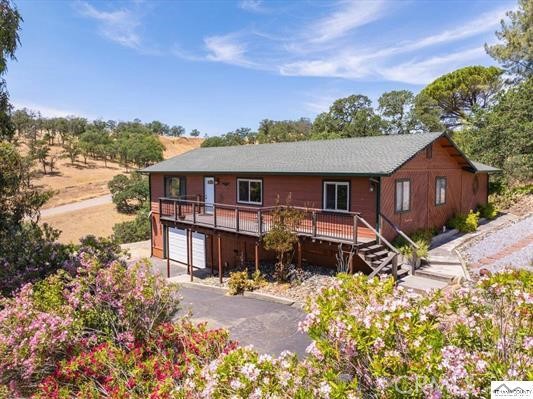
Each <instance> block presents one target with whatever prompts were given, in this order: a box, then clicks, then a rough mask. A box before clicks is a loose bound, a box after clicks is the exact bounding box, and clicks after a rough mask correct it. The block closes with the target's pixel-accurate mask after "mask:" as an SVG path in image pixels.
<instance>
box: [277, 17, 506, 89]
mask: <svg viewBox="0 0 533 399" xmlns="http://www.w3.org/2000/svg"><path fill="white" fill-rule="evenodd" d="M504 16H505V10H503V9H496V10H493V11H489V12H487V13H484V14H482V15H480V16H479V17H477V18H475V19H473V20H471V21H469V22H467V23H464V24H462V25H460V26H457V27H454V28H451V29H447V30H444V31H442V32H440V33H435V34H432V35H428V36H426V37H422V38H420V39H418V40H410V41H404V42H403V43H400V44H398V45H393V46H389V47H381V48H373V49H372V50H369V49H354V48H352V47H351V45H350V44H348V45H346V44H342V45H340V46H339V47H338V48H332V49H329V50H327V51H320V50H318V51H316V52H314V53H313V54H314V56H312V57H307V58H301V59H296V60H291V61H290V62H285V63H281V65H280V66H279V68H278V71H279V73H280V74H282V75H287V76H315V77H336V78H344V79H354V80H355V79H362V78H385V79H388V80H396V81H401V82H405V83H415V84H422V83H427V82H428V81H431V80H432V79H434V78H435V77H436V76H438V75H439V74H440V73H439V72H438V71H442V73H445V72H448V71H451V70H453V68H454V65H459V64H460V65H464V62H458V61H459V60H464V61H465V62H466V60H471V61H473V60H480V59H481V58H482V56H483V54H484V52H483V50H482V47H481V45H480V47H479V48H476V49H470V50H465V51H460V52H457V53H451V54H447V55H445V56H433V57H431V56H428V58H426V59H422V60H417V61H414V60H411V61H408V62H402V63H400V64H399V65H395V66H392V67H389V66H388V65H390V64H391V63H393V62H395V61H396V59H397V57H395V56H398V55H401V54H408V53H413V52H416V51H417V50H421V49H424V48H429V47H432V46H436V45H439V44H444V43H450V42H454V41H460V40H464V39H466V38H469V37H473V36H476V35H479V34H482V33H486V32H490V31H492V30H494V28H495V27H496V26H497V25H498V24H499V21H500V19H501V18H503V17H504ZM396 62H397V61H396ZM446 62H449V64H448V65H446ZM409 68H411V69H410V70H409Z"/></svg>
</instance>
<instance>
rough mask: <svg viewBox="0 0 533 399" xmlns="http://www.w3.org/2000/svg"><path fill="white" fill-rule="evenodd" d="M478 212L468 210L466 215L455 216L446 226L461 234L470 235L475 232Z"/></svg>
mask: <svg viewBox="0 0 533 399" xmlns="http://www.w3.org/2000/svg"><path fill="white" fill-rule="evenodd" d="M478 222H479V212H474V211H473V210H470V211H469V212H468V213H467V214H466V215H455V216H454V217H452V218H451V219H450V220H449V221H448V226H449V227H451V228H453V229H457V230H459V231H460V232H461V233H472V232H474V231H476V230H477V227H478Z"/></svg>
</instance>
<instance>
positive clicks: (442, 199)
mask: <svg viewBox="0 0 533 399" xmlns="http://www.w3.org/2000/svg"><path fill="white" fill-rule="evenodd" d="M439 182H444V185H442V186H441V185H439ZM440 188H442V189H443V190H442V191H441V190H439V189H440ZM447 191H448V179H447V178H446V176H437V177H436V178H435V205H444V204H446V195H447ZM441 194H442V195H441Z"/></svg>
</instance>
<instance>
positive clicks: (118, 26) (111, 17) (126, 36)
mask: <svg viewBox="0 0 533 399" xmlns="http://www.w3.org/2000/svg"><path fill="white" fill-rule="evenodd" d="M78 9H79V12H80V13H81V14H82V15H84V16H86V17H89V18H92V19H94V20H96V21H98V23H99V27H98V29H99V32H100V34H102V36H104V37H105V38H107V39H109V40H111V41H113V42H116V43H118V44H120V45H121V46H124V47H129V48H134V49H140V48H141V42H142V40H141V37H140V35H139V33H138V30H139V28H140V26H141V16H140V14H139V13H138V12H137V11H135V10H133V9H128V8H122V9H119V10H114V11H101V10H98V9H96V8H95V7H93V6H92V5H90V4H89V3H86V2H80V3H78Z"/></svg>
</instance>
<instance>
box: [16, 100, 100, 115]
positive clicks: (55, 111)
mask: <svg viewBox="0 0 533 399" xmlns="http://www.w3.org/2000/svg"><path fill="white" fill-rule="evenodd" d="M12 105H13V107H15V108H16V109H22V108H26V109H29V110H31V111H35V112H40V114H41V115H42V116H44V117H45V118H59V117H66V116H73V115H75V116H81V117H85V118H88V119H95V118H93V117H92V116H90V115H87V114H85V113H83V112H79V111H75V110H70V109H64V108H55V107H50V106H47V105H42V104H35V103H32V102H26V101H12Z"/></svg>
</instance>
